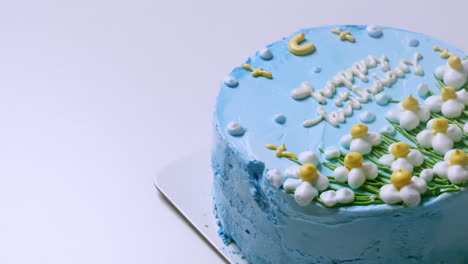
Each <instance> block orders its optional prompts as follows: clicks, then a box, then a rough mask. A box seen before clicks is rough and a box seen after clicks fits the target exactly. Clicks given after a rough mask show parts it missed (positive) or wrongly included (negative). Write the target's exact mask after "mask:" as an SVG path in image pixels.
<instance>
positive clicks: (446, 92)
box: [440, 86, 457, 102]
mask: <svg viewBox="0 0 468 264" xmlns="http://www.w3.org/2000/svg"><path fill="white" fill-rule="evenodd" d="M440 95H441V97H442V101H444V102H445V101H447V100H448V99H454V98H457V90H455V88H453V87H451V86H445V87H444V88H442V92H441V93H440Z"/></svg>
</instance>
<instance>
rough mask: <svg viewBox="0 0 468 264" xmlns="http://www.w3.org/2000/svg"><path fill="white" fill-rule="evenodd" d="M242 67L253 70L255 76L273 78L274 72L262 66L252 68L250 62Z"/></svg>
mask: <svg viewBox="0 0 468 264" xmlns="http://www.w3.org/2000/svg"><path fill="white" fill-rule="evenodd" d="M242 69H244V70H248V71H251V72H252V76H253V77H258V76H263V77H265V78H268V79H271V78H273V74H272V73H271V72H269V71H265V70H263V68H261V67H260V68H257V69H254V68H252V66H251V65H250V64H244V65H242Z"/></svg>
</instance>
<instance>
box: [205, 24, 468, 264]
mask: <svg viewBox="0 0 468 264" xmlns="http://www.w3.org/2000/svg"><path fill="white" fill-rule="evenodd" d="M332 28H334V27H321V28H312V29H304V30H300V31H298V32H296V33H294V34H293V35H296V34H297V33H299V32H305V34H306V38H307V41H311V42H313V43H314V44H315V45H316V47H317V50H316V51H315V52H314V53H312V54H309V55H306V56H296V55H293V54H291V53H290V52H289V51H288V50H287V44H288V41H289V39H290V37H288V38H284V39H282V40H280V41H278V42H275V43H273V44H271V45H269V46H268V48H269V50H271V52H272V53H274V54H275V57H274V59H272V60H269V61H265V60H262V59H261V58H260V57H258V56H254V57H251V58H249V59H248V60H247V61H246V63H249V64H251V65H252V67H254V68H258V67H263V68H264V69H266V70H269V71H271V72H272V73H273V76H274V77H273V79H271V80H270V79H267V78H263V77H258V78H254V77H252V76H251V72H248V71H245V70H243V69H241V68H240V67H238V68H235V69H234V70H233V71H232V72H231V73H230V75H231V76H233V77H235V78H236V79H237V80H239V84H238V86H239V89H231V88H229V87H228V86H226V85H224V84H223V85H222V87H221V91H220V93H219V96H218V100H217V105H216V114H215V121H214V122H215V127H216V139H217V140H216V145H215V148H214V152H213V156H212V159H213V160H212V166H213V171H214V174H215V177H214V179H215V184H214V197H215V203H216V207H217V213H218V217H219V219H220V222H221V224H222V227H223V235H227V236H229V237H231V238H232V239H233V240H234V241H236V243H237V244H238V245H239V247H240V248H241V249H242V250H243V252H244V254H245V256H246V257H247V259H248V260H249V261H250V262H251V263H344V262H352V263H379V262H382V261H384V260H385V262H396V263H437V262H444V263H466V262H468V230H466V229H465V228H464V225H465V223H466V221H467V220H468V211H467V210H464V209H463V208H464V207H462V206H465V205H466V204H467V203H468V192H466V191H465V189H463V190H462V191H461V192H459V193H454V194H444V195H441V196H439V197H436V198H431V199H426V198H425V199H424V200H423V202H422V203H421V204H420V205H419V206H418V207H416V208H404V207H402V206H390V205H369V206H349V207H338V208H333V209H328V208H323V207H321V206H320V205H318V204H316V203H315V202H312V203H311V204H310V205H308V206H305V207H301V206H299V205H297V203H296V202H295V200H294V197H293V196H292V195H291V194H288V193H285V192H284V191H283V190H281V189H280V190H276V189H275V188H273V187H272V186H271V185H270V183H269V182H268V181H266V180H265V177H264V175H265V172H266V171H267V170H268V169H272V168H278V169H281V170H284V169H285V168H287V167H289V166H291V165H293V164H292V163H291V161H289V160H287V159H279V158H277V157H276V156H275V155H274V152H273V151H271V150H268V149H266V148H265V147H264V145H265V144H267V143H272V144H275V145H280V144H283V143H284V144H286V146H287V148H288V150H290V151H294V152H296V153H300V152H301V151H305V150H314V151H316V150H317V149H318V148H326V147H328V146H334V145H337V142H338V141H339V138H340V137H341V136H343V135H344V134H347V133H349V129H350V128H351V126H352V125H353V124H355V123H358V122H359V119H358V117H359V115H360V114H361V113H363V112H364V111H369V112H371V113H378V114H379V116H380V115H381V114H382V113H385V112H386V111H388V110H389V109H391V108H394V107H396V106H397V105H396V104H388V105H385V106H381V105H378V104H376V103H375V102H374V101H372V102H369V103H366V104H363V105H362V108H361V109H358V110H355V112H354V114H353V115H352V116H351V117H349V118H348V119H347V120H346V123H344V124H340V125H339V126H338V127H333V126H331V125H330V124H328V123H327V122H325V121H322V122H321V123H319V124H317V125H315V126H312V127H309V128H305V127H303V126H302V122H303V121H304V120H306V119H311V118H314V117H316V111H315V109H316V108H317V107H318V106H319V104H318V103H317V102H316V101H315V100H314V99H313V98H307V99H304V100H301V101H297V100H294V99H293V98H291V96H290V94H291V90H292V89H294V88H297V87H299V85H300V84H301V82H303V81H309V82H310V83H312V84H313V85H314V87H315V88H316V89H320V88H322V87H324V85H325V83H326V81H327V80H331V79H332V78H333V76H335V75H336V73H338V72H339V71H342V70H344V69H347V68H349V67H350V66H351V65H352V64H353V63H355V62H357V61H360V60H363V59H366V58H367V56H368V55H370V54H372V55H376V56H379V57H380V56H382V55H386V56H388V58H389V64H390V66H391V68H392V69H393V68H395V67H396V66H398V65H399V63H400V60H401V59H413V55H414V52H420V53H421V54H422V55H423V59H422V60H421V61H420V64H421V65H422V67H423V69H424V71H425V74H424V75H423V76H419V75H414V74H413V73H411V72H410V73H408V74H407V75H406V77H405V78H404V79H398V80H397V81H396V82H395V83H394V84H393V85H392V87H390V88H388V87H385V89H384V91H385V92H386V93H388V94H389V95H390V96H391V98H393V99H395V100H402V99H404V98H405V97H407V96H408V95H409V94H410V93H413V94H417V87H418V84H420V83H422V82H425V83H428V84H429V87H430V88H431V87H435V85H434V82H435V80H434V77H433V70H434V69H435V68H436V67H437V66H439V65H442V64H445V63H446V61H445V60H443V59H441V58H440V57H439V54H438V53H435V52H434V51H433V50H432V47H433V46H435V45H438V46H440V47H443V48H448V49H449V50H450V51H451V52H453V53H455V54H457V55H460V56H461V55H463V52H462V51H460V50H459V49H457V48H455V47H453V46H451V45H449V44H447V43H445V42H442V41H439V40H436V39H433V38H431V37H428V36H425V35H422V34H418V33H413V32H408V31H404V30H399V29H394V28H388V27H381V28H380V29H381V31H382V36H381V37H380V38H373V37H371V36H369V34H368V33H367V32H366V26H340V28H341V29H344V30H350V31H351V33H352V35H353V36H354V37H355V38H356V43H350V42H347V41H340V40H338V39H337V37H336V35H334V34H332V33H330V29H332ZM408 39H418V40H419V45H418V47H410V46H409V45H408ZM314 65H323V66H324V68H323V70H322V72H321V74H314V73H313V71H311V70H310V69H312V68H314V67H315V66H314ZM374 72H377V73H378V74H379V75H380V76H383V72H382V71H381V70H380V69H379V68H378V67H376V68H374V69H370V70H369V75H368V76H371V74H372V73H374ZM370 79H371V81H370V83H371V82H373V80H372V77H370ZM370 83H368V84H366V83H363V82H361V81H360V80H358V79H357V78H355V84H357V85H359V86H361V87H369V86H370ZM337 90H338V91H344V90H346V88H345V87H341V88H338V89H337ZM431 90H436V89H431ZM334 99H336V96H335V97H334V98H331V99H327V104H325V105H322V106H323V107H324V108H325V110H326V111H327V112H331V111H333V110H336V108H337V106H336V105H335V104H334V103H333V100H334ZM279 112H280V113H282V114H284V115H285V116H287V117H288V122H287V123H286V124H285V125H282V126H278V125H277V124H275V123H274V122H271V117H272V116H274V115H275V114H276V113H279ZM232 120H242V124H243V125H245V126H246V127H248V128H249V131H248V133H246V134H245V135H244V136H243V137H232V136H229V134H228V131H227V130H226V126H227V125H228V124H229V122H231V121H232ZM386 126H388V122H387V121H386V120H385V118H377V119H376V120H375V122H373V123H371V124H369V130H370V131H380V130H381V129H382V128H384V127H386ZM396 137H397V138H399V139H400V140H403V141H407V140H406V139H405V138H403V137H401V136H400V135H396ZM322 159H323V157H322ZM320 170H321V172H322V173H323V174H325V175H331V171H330V170H329V169H327V168H325V167H324V166H322V167H321V168H320ZM246 230H249V232H246Z"/></svg>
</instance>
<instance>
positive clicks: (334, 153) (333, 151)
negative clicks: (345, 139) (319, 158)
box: [324, 146, 341, 159]
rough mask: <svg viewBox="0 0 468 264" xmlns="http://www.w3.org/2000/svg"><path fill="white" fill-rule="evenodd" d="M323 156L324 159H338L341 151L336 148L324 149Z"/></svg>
mask: <svg viewBox="0 0 468 264" xmlns="http://www.w3.org/2000/svg"><path fill="white" fill-rule="evenodd" d="M324 155H325V158H326V159H334V158H339V157H340V156H341V151H340V149H339V148H338V147H337V146H331V147H328V148H326V149H325V152H324Z"/></svg>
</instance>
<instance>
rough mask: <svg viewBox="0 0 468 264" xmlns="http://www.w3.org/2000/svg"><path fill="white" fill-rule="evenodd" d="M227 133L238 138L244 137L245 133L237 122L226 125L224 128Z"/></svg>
mask: <svg viewBox="0 0 468 264" xmlns="http://www.w3.org/2000/svg"><path fill="white" fill-rule="evenodd" d="M226 129H227V131H228V133H229V134H230V135H231V136H234V137H239V136H242V135H244V133H245V128H244V127H242V125H241V124H240V123H239V122H231V123H229V124H228V125H227V127H226Z"/></svg>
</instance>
